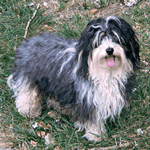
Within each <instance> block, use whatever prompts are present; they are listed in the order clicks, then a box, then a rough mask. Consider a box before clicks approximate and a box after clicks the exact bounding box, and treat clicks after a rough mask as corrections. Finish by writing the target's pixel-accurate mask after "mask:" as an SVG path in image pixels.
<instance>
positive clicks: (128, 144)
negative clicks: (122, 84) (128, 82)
mask: <svg viewBox="0 0 150 150" xmlns="http://www.w3.org/2000/svg"><path fill="white" fill-rule="evenodd" d="M38 3H40V7H39V8H38V9H37V11H36V12H35V10H36V7H37V5H36V4H38ZM33 14H35V16H34V17H33ZM149 14H150V3H149V2H148V1H146V0H142V1H141V2H139V3H138V4H136V5H135V6H133V7H126V6H124V5H121V3H120V1H119V0H105V1H101V0H62V1H61V0H41V1H40V0H34V1H33V0H1V2H0V15H1V20H2V21H1V23H0V29H2V30H1V33H2V34H1V36H2V40H0V42H1V44H0V49H1V50H2V52H1V53H0V58H1V61H0V88H1V89H2V90H1V91H0V95H1V96H0V108H1V109H0V150H6V149H7V150H11V149H14V150H18V149H23V150H26V149H55V150H59V149H95V150H98V149H115V148H116V149H117V148H121V149H142V150H144V149H145V150H146V149H150V143H149V141H150V108H149V104H150V96H149V95H150V59H149V58H150V25H149V18H150V16H149ZM108 15H116V16H119V17H122V18H123V19H125V20H126V21H127V22H129V23H130V24H131V26H132V27H133V29H134V30H135V32H136V34H137V37H138V39H139V43H140V47H141V51H140V56H141V62H142V68H141V69H140V70H139V71H137V80H136V82H135V84H134V89H133V90H134V91H133V96H132V101H131V104H130V106H129V107H128V108H125V109H123V111H122V115H121V117H120V119H119V120H118V119H116V122H109V121H108V122H107V126H106V127H107V130H108V131H109V132H108V138H107V139H104V140H102V141H101V142H98V143H95V142H88V141H87V140H86V139H82V138H81V136H82V135H83V134H84V133H83V132H84V131H83V132H80V133H76V132H75V131H76V129H75V128H74V126H73V124H72V123H71V122H70V120H71V116H69V117H66V116H63V115H61V114H57V113H56V112H55V111H53V110H46V111H45V112H43V114H42V116H40V117H39V118H35V119H30V118H28V117H25V118H24V117H22V116H20V115H19V113H18V112H17V110H16V109H15V103H14V98H12V97H11V96H12V91H10V90H9V88H8V87H7V84H6V81H7V77H8V76H9V75H10V73H11V68H12V65H13V62H14V55H15V50H16V48H17V47H18V46H19V45H20V44H21V42H22V41H23V37H24V35H25V29H26V28H27V32H26V37H27V38H30V37H31V36H33V35H36V34H39V33H41V32H43V31H44V32H55V33H56V34H58V35H60V36H63V37H66V38H77V37H79V35H80V33H81V31H82V30H83V29H84V28H85V26H86V24H87V23H88V22H89V21H90V20H92V19H94V18H97V17H104V18H105V17H106V16H108ZM32 17H33V18H32ZM31 18H32V19H31ZM30 19H31V20H30ZM28 23H29V26H27V24H28Z"/></svg>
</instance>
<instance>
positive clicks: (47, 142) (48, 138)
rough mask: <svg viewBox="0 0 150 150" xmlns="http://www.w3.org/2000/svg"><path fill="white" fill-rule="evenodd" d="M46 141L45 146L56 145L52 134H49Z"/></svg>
mask: <svg viewBox="0 0 150 150" xmlns="http://www.w3.org/2000/svg"><path fill="white" fill-rule="evenodd" d="M44 139H45V144H46V145H49V144H51V145H53V146H54V145H55V144H56V142H55V140H54V138H53V137H52V135H51V134H47V135H46V136H45V138H44Z"/></svg>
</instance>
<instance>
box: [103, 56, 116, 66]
mask: <svg viewBox="0 0 150 150" xmlns="http://www.w3.org/2000/svg"><path fill="white" fill-rule="evenodd" d="M115 58H116V56H114V55H112V56H106V57H105V59H106V63H107V66H108V67H113V66H114V65H115Z"/></svg>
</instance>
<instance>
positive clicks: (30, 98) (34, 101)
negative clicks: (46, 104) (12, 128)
mask: <svg viewBox="0 0 150 150" xmlns="http://www.w3.org/2000/svg"><path fill="white" fill-rule="evenodd" d="M7 84H8V86H9V87H10V88H11V89H12V90H13V91H14V96H15V97H16V100H15V102H16V108H17V109H18V112H19V113H20V114H21V115H23V116H28V117H38V116H39V115H40V114H41V109H42V106H41V104H42V101H41V99H40V97H39V95H38V92H37V89H36V88H31V87H30V83H29V82H28V80H27V79H26V78H24V77H23V78H19V79H18V80H17V81H14V80H13V75H10V76H9V78H8V80H7Z"/></svg>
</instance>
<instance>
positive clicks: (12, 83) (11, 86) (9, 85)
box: [7, 74, 14, 89]
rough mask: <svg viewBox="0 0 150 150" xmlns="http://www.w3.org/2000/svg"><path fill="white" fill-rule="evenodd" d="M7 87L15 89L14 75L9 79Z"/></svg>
mask: <svg viewBox="0 0 150 150" xmlns="http://www.w3.org/2000/svg"><path fill="white" fill-rule="evenodd" d="M7 85H8V87H9V88H10V89H13V86H14V81H13V75H12V74H11V75H10V76H9V77H8V78H7Z"/></svg>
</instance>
